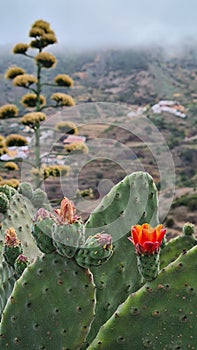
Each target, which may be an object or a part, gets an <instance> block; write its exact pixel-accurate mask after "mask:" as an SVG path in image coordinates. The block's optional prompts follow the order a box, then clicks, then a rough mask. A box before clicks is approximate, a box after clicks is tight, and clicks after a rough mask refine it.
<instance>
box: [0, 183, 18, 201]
mask: <svg viewBox="0 0 197 350" xmlns="http://www.w3.org/2000/svg"><path fill="white" fill-rule="evenodd" d="M0 193H4V194H5V195H6V196H7V198H8V199H9V200H10V199H11V197H12V196H13V195H14V194H15V193H16V190H15V189H14V188H13V187H11V186H8V185H3V186H0Z"/></svg>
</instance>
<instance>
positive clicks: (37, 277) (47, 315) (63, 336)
mask: <svg viewBox="0 0 197 350" xmlns="http://www.w3.org/2000/svg"><path fill="white" fill-rule="evenodd" d="M94 294H95V287H94V285H93V282H92V275H91V273H90V272H88V270H85V269H83V268H80V267H79V266H77V264H76V263H75V262H74V261H73V260H72V259H66V258H63V257H61V256H60V255H58V254H57V253H51V254H47V255H43V256H42V257H39V258H38V259H37V260H36V261H35V262H34V263H33V264H32V265H29V267H28V268H27V269H26V270H25V271H24V273H23V275H22V276H21V278H20V279H19V280H18V281H17V282H16V284H15V287H14V290H13V292H12V295H11V298H10V299H9V301H8V303H7V305H6V308H5V310H4V313H3V317H2V323H1V343H0V348H1V349H7V350H16V349H20V350H21V349H29V350H34V349H43V350H44V349H45V350H54V349H65V350H75V349H79V347H80V345H81V344H82V343H83V341H84V339H85V337H86V335H87V333H88V330H89V327H90V324H91V322H92V318H93V315H94V304H95V295H94Z"/></svg>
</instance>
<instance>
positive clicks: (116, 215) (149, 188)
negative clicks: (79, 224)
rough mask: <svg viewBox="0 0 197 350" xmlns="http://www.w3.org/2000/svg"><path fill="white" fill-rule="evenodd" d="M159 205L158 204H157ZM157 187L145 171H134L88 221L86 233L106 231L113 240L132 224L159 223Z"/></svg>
mask: <svg viewBox="0 0 197 350" xmlns="http://www.w3.org/2000/svg"><path fill="white" fill-rule="evenodd" d="M156 204H157V205H156ZM157 206H158V198H157V189H156V186H155V184H154V182H153V179H152V177H151V176H150V175H149V174H148V173H146V172H142V171H139V172H135V173H132V174H130V175H128V176H126V177H125V178H124V180H122V181H121V182H119V183H118V184H117V185H115V186H114V187H113V188H112V189H111V191H110V192H109V193H108V194H107V195H106V196H105V197H104V198H103V199H102V201H101V202H100V204H99V205H98V207H97V208H96V209H95V210H94V211H93V213H92V214H91V215H90V217H89V219H88V221H87V223H86V236H90V235H93V234H95V233H97V232H102V231H105V232H106V233H109V234H111V236H112V237H113V242H114V241H115V240H118V239H120V238H121V237H122V236H124V235H125V234H127V233H128V232H130V228H131V225H135V224H143V223H150V224H151V225H152V226H155V225H157V224H158V211H157V209H158V208H157Z"/></svg>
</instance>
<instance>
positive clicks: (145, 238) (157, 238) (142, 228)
mask: <svg viewBox="0 0 197 350" xmlns="http://www.w3.org/2000/svg"><path fill="white" fill-rule="evenodd" d="M165 233H166V229H164V228H163V225H158V226H156V227H151V226H150V225H149V224H143V225H135V226H132V228H131V237H128V239H129V240H130V241H131V242H132V243H133V245H134V246H135V249H136V252H137V254H139V255H144V254H145V255H151V254H155V253H158V252H159V249H160V245H161V242H162V239H163V237H164V235H165Z"/></svg>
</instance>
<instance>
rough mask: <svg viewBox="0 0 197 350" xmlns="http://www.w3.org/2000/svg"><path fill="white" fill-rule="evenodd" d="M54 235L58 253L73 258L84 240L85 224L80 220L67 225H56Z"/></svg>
mask: <svg viewBox="0 0 197 350" xmlns="http://www.w3.org/2000/svg"><path fill="white" fill-rule="evenodd" d="M52 237H53V244H54V246H55V247H56V249H57V251H58V253H59V254H60V255H62V256H66V257H67V258H73V257H74V255H75V253H76V252H77V250H78V248H79V247H80V246H81V245H82V244H83V242H84V225H83V223H82V222H80V220H78V221H75V222H74V223H72V224H67V225H54V226H53V230H52Z"/></svg>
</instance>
